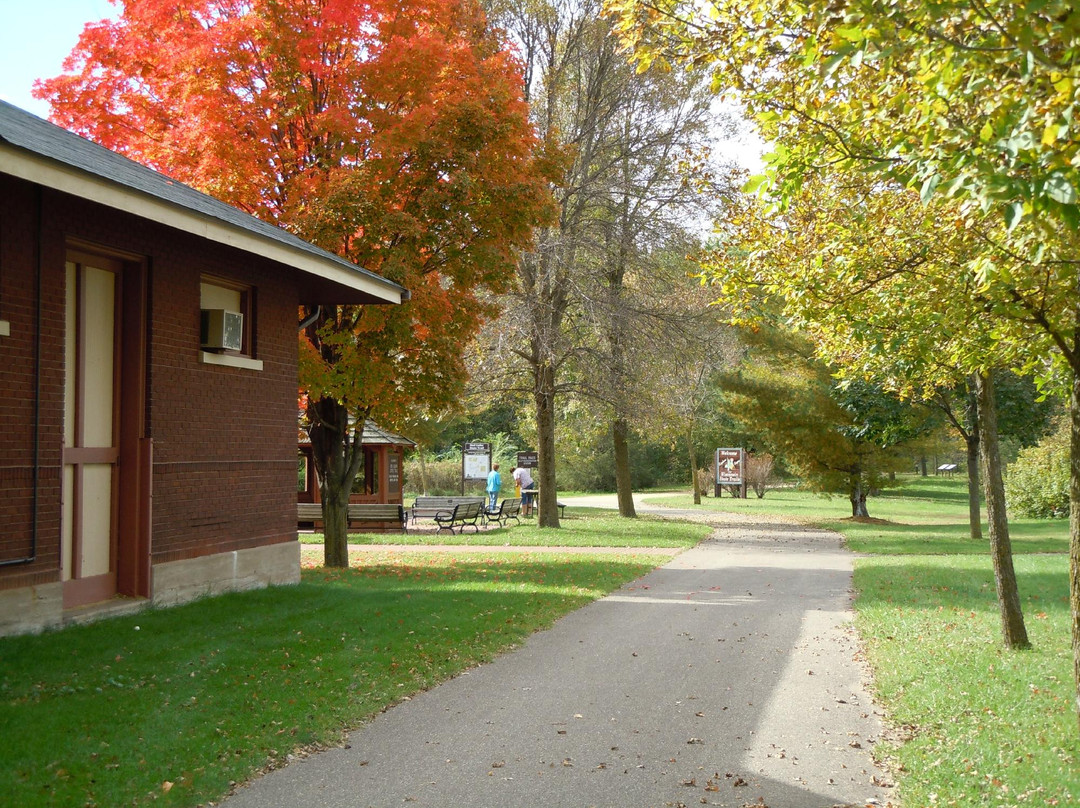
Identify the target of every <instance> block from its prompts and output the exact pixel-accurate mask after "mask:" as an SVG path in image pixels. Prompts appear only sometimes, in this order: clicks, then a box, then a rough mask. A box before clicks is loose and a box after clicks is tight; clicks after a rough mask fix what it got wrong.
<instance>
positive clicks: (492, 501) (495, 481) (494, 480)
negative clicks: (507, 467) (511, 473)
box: [487, 463, 502, 511]
mask: <svg viewBox="0 0 1080 808" xmlns="http://www.w3.org/2000/svg"><path fill="white" fill-rule="evenodd" d="M500 488H502V477H500V476H499V464H498V463H496V464H495V465H493V466H492V467H491V471H489V472H488V476H487V495H488V510H489V511H493V510H495V505H496V500H498V498H499V489H500Z"/></svg>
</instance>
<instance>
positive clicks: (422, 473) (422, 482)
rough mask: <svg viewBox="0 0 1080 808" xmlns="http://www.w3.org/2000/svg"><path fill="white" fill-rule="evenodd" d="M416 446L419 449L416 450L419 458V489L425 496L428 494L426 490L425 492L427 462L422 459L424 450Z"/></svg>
mask: <svg viewBox="0 0 1080 808" xmlns="http://www.w3.org/2000/svg"><path fill="white" fill-rule="evenodd" d="M416 448H417V449H418V450H419V451H418V452H417V455H418V457H419V459H420V490H421V491H422V492H423V494H424V496H425V497H426V496H427V495H428V492H427V462H426V461H425V460H424V450H423V449H422V448H420V447H419V446H417V447H416Z"/></svg>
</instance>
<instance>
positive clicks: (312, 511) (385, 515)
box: [296, 502, 407, 533]
mask: <svg viewBox="0 0 1080 808" xmlns="http://www.w3.org/2000/svg"><path fill="white" fill-rule="evenodd" d="M296 512H297V513H296V516H297V521H298V522H301V523H304V522H310V523H311V524H312V525H313V526H314V525H315V524H316V523H317V522H322V520H323V517H322V505H321V504H320V503H318V502H298V503H297V505H296ZM372 523H378V524H382V525H383V526H384V527H385V525H387V524H392V525H393V526H394V528H393V529H395V530H400V531H401V532H402V533H406V532H407V527H406V523H405V508H404V506H402V505H394V504H389V505H384V504H380V503H371V502H350V503H349V526H350V527H352V526H353V525H364V524H372Z"/></svg>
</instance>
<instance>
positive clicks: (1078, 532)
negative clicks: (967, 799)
mask: <svg viewBox="0 0 1080 808" xmlns="http://www.w3.org/2000/svg"><path fill="white" fill-rule="evenodd" d="M1078 319H1080V317H1078ZM1077 343H1078V344H1077V349H1078V350H1077V351H1076V352H1075V354H1074V361H1073V380H1072V395H1071V396H1070V397H1069V421H1070V425H1071V429H1070V432H1071V441H1070V456H1069V605H1070V607H1071V609H1072V649H1073V677H1074V679H1075V684H1076V713H1077V717H1078V718H1080V368H1078V367H1077V365H1078V364H1080V329H1078V330H1077Z"/></svg>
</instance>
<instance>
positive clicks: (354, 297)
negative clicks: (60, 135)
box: [0, 141, 408, 303]
mask: <svg viewBox="0 0 1080 808" xmlns="http://www.w3.org/2000/svg"><path fill="white" fill-rule="evenodd" d="M0 173H5V174H10V175H11V176H14V177H18V178H20V179H23V180H26V181H27V182H32V183H36V184H38V185H41V186H44V187H46V188H51V189H53V190H56V191H61V192H63V193H68V194H72V195H73V196H78V197H81V198H83V199H87V200H90V201H92V202H96V203H98V204H101V205H104V206H106V207H109V208H113V209H115V210H120V211H124V212H126V213H130V214H132V215H135V216H139V217H140V218H143V219H147V220H150V221H154V222H157V223H159V224H163V225H166V226H169V227H174V228H176V229H178V230H182V231H184V232H187V233H192V234H194V235H197V236H200V237H202V238H205V239H207V240H209V241H213V242H216V243H218V244H224V245H227V246H230V247H234V248H236V249H239V250H242V251H244V252H247V253H251V254H253V255H259V256H261V257H263V258H267V259H269V260H272V261H277V262H279V263H282V264H285V265H287V266H291V267H293V268H295V269H297V270H299V271H300V272H302V273H304V274H305V275H307V276H309V280H311V281H312V283H311V285H310V289H311V291H309V292H308V293H307V294H305V295H304V296H305V297H310V296H312V295H314V296H313V297H312V299H310V300H304V301H301V302H311V303H401V302H402V301H403V300H406V299H408V292H407V290H405V289H403V288H402V287H401V286H399V285H398V284H396V283H394V282H393V281H390V280H386V279H384V278H380V277H379V276H378V275H374V274H371V273H362V272H361V271H359V269H357V270H355V271H352V270H350V269H349V268H348V267H347V266H344V265H343V263H344V262H339V261H332V260H329V259H324V258H321V257H320V256H318V255H313V254H312V253H310V252H306V251H304V250H301V249H298V248H294V247H291V246H290V245H289V244H286V243H282V242H279V241H272V240H270V239H267V238H262V237H260V236H259V235H258V234H256V233H251V232H248V231H245V230H243V229H242V228H240V227H237V226H235V225H232V224H230V223H228V222H225V221H222V220H219V219H214V218H212V217H210V216H206V215H204V214H202V213H200V212H198V211H194V210H190V209H188V208H184V207H181V206H179V205H176V204H173V203H170V202H167V201H165V200H162V199H159V198H156V197H154V196H152V195H149V194H146V193H143V192H141V191H138V190H135V189H132V188H129V187H127V186H124V185H122V184H121V183H117V182H115V181H111V180H108V179H106V178H103V177H101V176H98V175H95V174H92V173H90V172H86V171H82V170H80V169H77V168H75V167H73V166H70V165H67V164H65V163H62V162H58V161H55V160H52V159H49V158H46V157H42V156H41V155H38V154H35V153H33V152H30V151H27V150H25V149H22V148H19V147H17V146H13V145H11V144H9V143H5V142H2V141H0ZM335 288H336V289H338V290H341V291H334V290H335ZM343 292H345V294H343ZM327 295H329V296H330V297H327ZM316 298H321V299H316Z"/></svg>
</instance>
